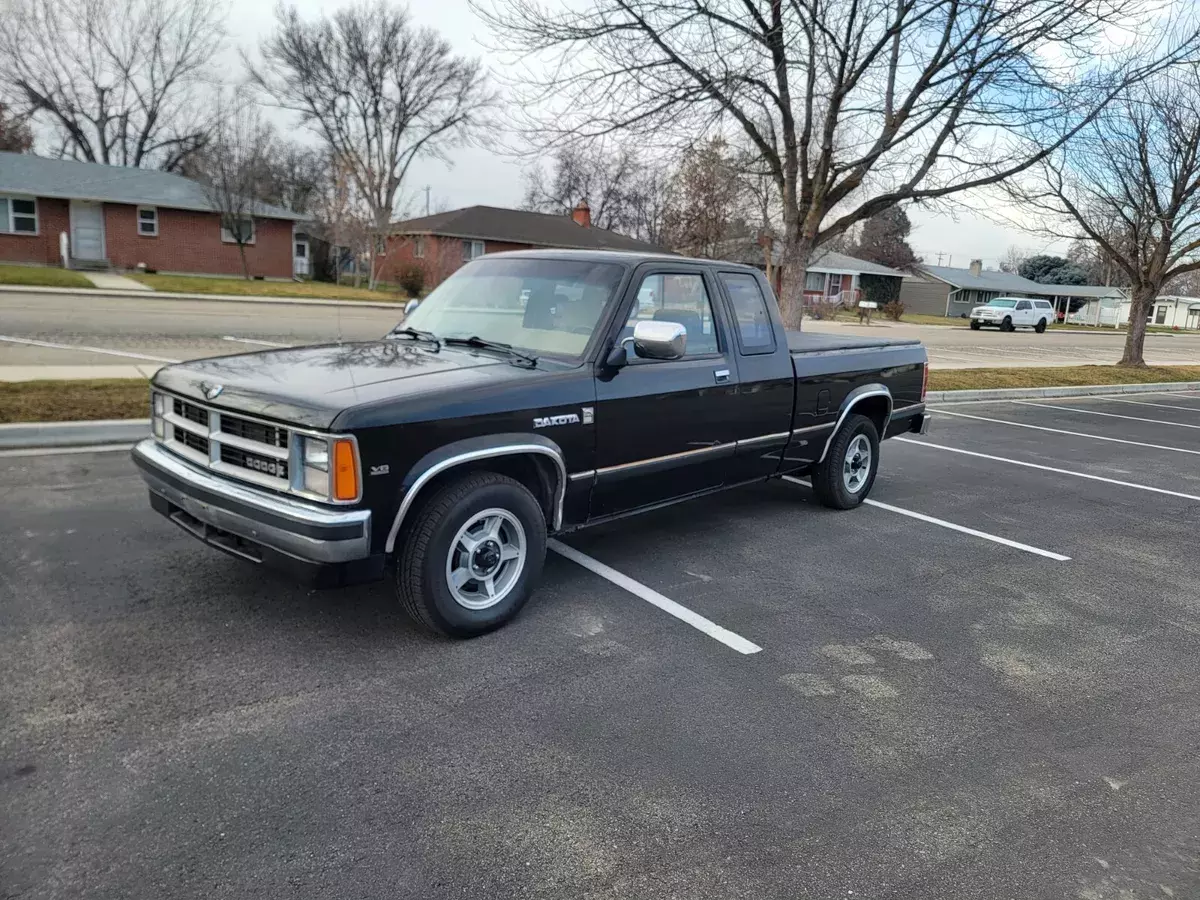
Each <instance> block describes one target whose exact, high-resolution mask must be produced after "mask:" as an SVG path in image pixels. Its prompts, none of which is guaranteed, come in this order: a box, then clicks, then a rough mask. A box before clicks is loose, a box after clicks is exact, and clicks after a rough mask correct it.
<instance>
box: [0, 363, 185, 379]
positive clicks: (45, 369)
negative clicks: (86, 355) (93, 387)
mask: <svg viewBox="0 0 1200 900" xmlns="http://www.w3.org/2000/svg"><path fill="white" fill-rule="evenodd" d="M162 367H163V364H162V363H149V364H146V365H140V366H0V382H5V381H75V380H77V379H85V380H90V379H96V378H142V379H146V378H149V377H150V376H152V375H153V374H154V373H155V372H157V371H158V370H159V369H161V368H162Z"/></svg>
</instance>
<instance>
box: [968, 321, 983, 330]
mask: <svg viewBox="0 0 1200 900" xmlns="http://www.w3.org/2000/svg"><path fill="white" fill-rule="evenodd" d="M982 327H983V326H982V325H981V324H980V323H979V322H972V323H971V330H972V331H978V330H979V329H980V328H982Z"/></svg>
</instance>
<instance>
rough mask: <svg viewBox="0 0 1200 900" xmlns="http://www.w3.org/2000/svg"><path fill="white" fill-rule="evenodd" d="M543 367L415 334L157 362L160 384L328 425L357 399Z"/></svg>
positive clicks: (450, 387)
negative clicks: (526, 365)
mask: <svg viewBox="0 0 1200 900" xmlns="http://www.w3.org/2000/svg"><path fill="white" fill-rule="evenodd" d="M537 371H538V370H530V369H526V368H517V367H516V366H513V365H512V364H510V363H509V362H508V360H506V359H503V358H501V357H498V356H497V355H495V354H494V353H490V352H477V351H475V350H473V349H471V348H467V347H461V348H460V347H443V348H442V349H441V350H440V351H437V350H435V349H433V348H432V347H430V346H429V345H427V344H422V343H419V342H415V341H409V340H381V341H368V342H362V343H348V344H322V345H317V346H312V347H295V348H289V349H286V350H267V351H264V352H261V353H240V354H237V355H234V356H217V357H213V358H211V359H199V360H193V361H191V362H185V363H178V364H176V365H172V366H167V367H166V368H163V369H159V371H158V374H156V375H155V376H154V384H155V385H157V386H158V387H161V388H163V389H164V390H168V391H171V392H172V393H175V394H179V395H182V396H184V397H189V398H191V399H194V400H197V401H199V402H201V403H204V404H206V405H208V406H213V407H216V408H217V409H228V410H230V411H231V412H244V413H247V414H249V415H255V416H262V417H264V418H268V419H277V420H279V421H281V422H288V423H292V424H296V425H303V426H306V427H309V428H318V429H327V428H329V427H330V425H331V424H332V423H333V420H334V418H335V417H336V416H337V415H338V414H339V413H341V412H343V411H345V410H347V409H350V408H352V407H355V406H360V405H363V404H370V403H376V402H380V401H390V400H397V401H401V400H403V399H405V398H406V397H417V396H422V395H426V394H430V393H442V392H447V393H453V392H458V391H462V390H466V389H469V388H471V387H475V386H478V385H479V384H481V383H484V382H493V383H494V382H495V381H497V380H503V379H505V378H528V377H530V376H535V375H536V374H537ZM217 387H220V388H221V390H220V392H219V393H218V394H217V395H216V396H212V398H211V399H210V396H211V395H212V392H213V391H214V390H215V389H216V388H217Z"/></svg>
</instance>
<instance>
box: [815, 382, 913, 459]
mask: <svg viewBox="0 0 1200 900" xmlns="http://www.w3.org/2000/svg"><path fill="white" fill-rule="evenodd" d="M868 397H887V402H888V411H887V415H886V416H884V417H883V428H882V429H880V431H879V440H881V441H882V440H883V437H884V435H885V434H887V427H888V423H889V422H890V421H891V420H892V410H893V409H894V408H895V405H896V404H895V402H894V401H893V399H892V392H891V391H889V390H888V388H887V385H885V384H862V385H859V386H858V387H856V388H855V389H854V390H852V391H851V392H850V393H849V394H847V395H846V399H845V400H843V401H842V408H841V410H840V411H839V412H838V417H837V422H835V423H834V426H833V431H831V432H829V437H828V438H826V440H825V446H824V448H823V449H822V450H821V457H820V459H818V460H817V462H818V463H823V462H825V457H826V456H827V455H828V453H829V448H830V446H831V445H832V444H833V439H834V438H835V437H837V433H838V432H839V431H841V429H842V423H843V422H845V421H846V417H847V416H848V415H850V413H851V412H852V411H853V410H854V407H855V405H856V404H858V403H860V402H862V401H863V400H866V399H867V398H868Z"/></svg>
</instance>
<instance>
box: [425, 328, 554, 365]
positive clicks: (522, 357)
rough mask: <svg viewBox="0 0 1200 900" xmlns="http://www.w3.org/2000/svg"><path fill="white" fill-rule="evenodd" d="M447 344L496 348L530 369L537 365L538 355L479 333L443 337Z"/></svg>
mask: <svg viewBox="0 0 1200 900" xmlns="http://www.w3.org/2000/svg"><path fill="white" fill-rule="evenodd" d="M443 340H444V341H445V342H446V343H447V344H460V345H462V346H464V347H479V348H480V349H483V350H496V351H498V352H500V353H507V354H508V355H509V356H510V357H512V361H513V362H514V363H516V364H517V365H523V366H528V367H529V368H530V369H532V368H534V367H535V366H537V357H536V356H531V355H529V354H528V353H522V352H521V351H520V350H514V349H513V345H512V344H502V343H501V342H500V341H489V340H487V339H486V338H481V337H480V336H479V335H477V334H473V335H471V336H470V337H466V338H462V337H448V338H443Z"/></svg>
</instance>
